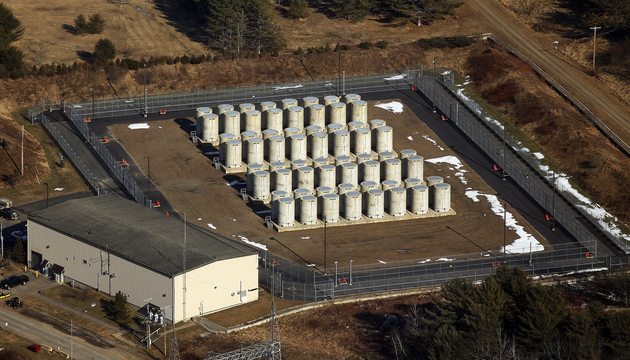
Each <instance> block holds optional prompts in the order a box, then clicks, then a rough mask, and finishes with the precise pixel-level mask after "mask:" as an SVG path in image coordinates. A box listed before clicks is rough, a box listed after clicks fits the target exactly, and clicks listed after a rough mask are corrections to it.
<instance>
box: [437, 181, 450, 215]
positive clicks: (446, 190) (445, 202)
mask: <svg viewBox="0 0 630 360" xmlns="http://www.w3.org/2000/svg"><path fill="white" fill-rule="evenodd" d="M433 210H435V212H439V213H441V212H448V211H450V210H451V185H449V184H445V183H441V184H435V185H434V189H433Z"/></svg>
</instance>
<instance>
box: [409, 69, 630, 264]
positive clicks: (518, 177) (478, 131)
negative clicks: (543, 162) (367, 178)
mask: <svg viewBox="0 0 630 360" xmlns="http://www.w3.org/2000/svg"><path fill="white" fill-rule="evenodd" d="M438 78H439V77H427V76H420V74H416V76H415V79H414V80H413V81H414V84H415V86H416V87H417V88H418V89H419V90H420V91H421V92H422V93H423V94H424V95H425V96H426V97H427V98H429V99H431V100H433V99H434V101H435V104H436V107H437V108H438V109H439V111H440V112H441V113H443V114H444V115H445V116H447V117H448V118H449V119H451V120H452V121H453V122H454V123H455V124H456V125H457V127H459V128H460V129H461V130H462V131H463V132H464V133H465V134H466V135H467V136H468V137H469V138H470V139H471V140H472V141H473V142H474V143H475V144H477V146H479V147H480V148H481V149H482V150H483V151H484V152H485V153H486V154H487V155H488V156H489V157H490V158H491V159H492V160H493V161H494V162H495V163H496V164H498V165H499V166H500V167H502V168H503V170H504V171H505V172H506V174H507V175H508V176H510V177H511V178H512V179H514V181H516V183H518V184H519V186H520V187H521V188H523V190H525V191H526V192H527V193H528V194H529V195H530V196H531V197H532V198H533V199H534V200H535V201H536V202H537V203H538V204H540V206H542V207H543V208H544V209H546V210H547V211H548V212H549V214H551V216H553V218H554V219H555V221H557V222H558V223H560V224H561V225H562V226H563V227H564V228H565V229H566V230H567V231H568V232H569V233H570V234H571V235H573V236H574V237H575V238H576V239H577V240H578V241H579V242H580V243H581V244H582V245H583V246H585V247H586V248H588V249H589V250H590V251H591V252H592V253H594V254H595V256H597V247H596V243H597V239H598V238H600V239H605V238H609V239H610V240H612V241H613V242H614V243H615V244H616V245H617V246H619V247H620V248H621V249H622V250H623V251H625V252H628V251H629V250H630V249H628V244H627V242H626V241H623V240H622V239H620V238H619V237H618V236H616V235H614V234H612V233H611V232H610V231H609V229H607V228H606V227H604V226H602V225H600V224H599V222H598V221H597V219H594V218H593V217H592V216H591V215H590V214H588V213H587V212H585V211H583V210H582V209H580V208H578V207H576V206H574V205H573V204H572V203H571V201H573V202H577V200H576V199H574V198H572V199H568V197H572V195H571V194H569V193H567V192H562V193H560V192H558V191H556V190H562V189H557V188H556V187H555V186H554V185H552V184H553V179H552V178H550V177H549V175H548V174H547V173H546V172H543V171H542V170H541V169H540V167H539V166H538V165H539V163H538V161H537V160H536V159H535V158H534V157H533V156H532V155H530V154H527V153H523V152H518V151H516V150H515V149H520V148H521V147H522V146H521V144H520V143H519V142H518V141H517V140H515V139H514V138H512V136H510V134H509V133H506V132H505V131H504V128H503V126H502V125H501V124H499V123H496V122H489V121H484V120H482V119H487V118H489V116H488V115H487V114H485V112H484V111H483V109H481V108H474V109H473V108H471V106H474V105H473V104H472V103H471V102H469V101H465V100H466V99H465V98H464V96H463V95H462V94H461V93H458V91H457V87H455V86H449V85H447V84H445V83H444V82H443V81H440V79H438Z"/></svg>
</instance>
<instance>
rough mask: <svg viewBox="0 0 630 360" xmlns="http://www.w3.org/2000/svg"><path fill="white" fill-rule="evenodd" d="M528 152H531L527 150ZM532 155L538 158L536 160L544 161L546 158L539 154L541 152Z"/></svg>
mask: <svg viewBox="0 0 630 360" xmlns="http://www.w3.org/2000/svg"><path fill="white" fill-rule="evenodd" d="M527 151H529V149H527ZM532 155H534V157H535V158H536V160H542V159H544V158H545V155H543V154H541V153H539V152H535V153H532Z"/></svg>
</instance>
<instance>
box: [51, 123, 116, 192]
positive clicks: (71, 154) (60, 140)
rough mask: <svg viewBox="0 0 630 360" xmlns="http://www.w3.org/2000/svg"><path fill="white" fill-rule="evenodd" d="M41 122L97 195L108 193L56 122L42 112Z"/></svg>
mask: <svg viewBox="0 0 630 360" xmlns="http://www.w3.org/2000/svg"><path fill="white" fill-rule="evenodd" d="M41 122H42V124H43V125H44V127H45V128H46V130H47V131H48V133H49V134H50V135H51V136H52V137H53V139H55V141H56V142H57V144H59V147H61V150H63V152H64V153H65V154H66V156H67V157H68V158H69V159H70V160H71V161H72V163H73V164H74V166H75V167H76V168H77V169H78V170H79V172H80V173H81V175H83V177H84V178H85V179H86V181H87V182H88V184H90V186H91V187H92V189H94V192H95V193H96V194H97V195H101V194H106V193H107V190H106V189H105V188H104V187H103V186H102V185H101V184H100V179H99V178H98V177H96V176H95V175H94V174H93V173H92V171H91V170H90V169H89V168H88V167H87V166H86V165H85V163H84V162H83V160H82V159H81V155H79V154H78V153H77V152H76V151H75V150H74V149H73V148H72V146H71V145H70V143H68V141H66V139H65V138H64V137H63V135H61V132H60V131H58V130H57V127H56V125H55V123H53V122H51V121H50V120H49V119H48V118H47V117H46V116H45V115H43V114H42V116H41Z"/></svg>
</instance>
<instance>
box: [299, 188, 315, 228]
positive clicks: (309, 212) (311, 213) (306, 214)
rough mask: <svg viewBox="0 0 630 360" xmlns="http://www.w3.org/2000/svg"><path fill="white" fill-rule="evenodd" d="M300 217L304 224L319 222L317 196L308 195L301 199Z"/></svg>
mask: <svg viewBox="0 0 630 360" xmlns="http://www.w3.org/2000/svg"><path fill="white" fill-rule="evenodd" d="M299 204H300V206H299V208H300V213H299V219H300V222H301V223H302V225H315V224H316V223H317V198H316V197H315V196H311V195H307V196H304V197H302V198H300V200H299Z"/></svg>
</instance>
